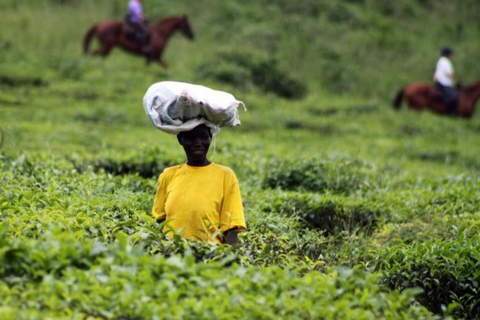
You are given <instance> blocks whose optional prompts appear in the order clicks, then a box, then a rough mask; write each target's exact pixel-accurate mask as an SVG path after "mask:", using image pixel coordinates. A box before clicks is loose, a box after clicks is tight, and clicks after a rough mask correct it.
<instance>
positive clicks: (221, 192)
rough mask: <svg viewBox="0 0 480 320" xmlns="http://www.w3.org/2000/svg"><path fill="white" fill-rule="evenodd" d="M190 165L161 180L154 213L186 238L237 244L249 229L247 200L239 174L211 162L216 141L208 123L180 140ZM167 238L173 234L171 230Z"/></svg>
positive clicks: (165, 174)
mask: <svg viewBox="0 0 480 320" xmlns="http://www.w3.org/2000/svg"><path fill="white" fill-rule="evenodd" d="M177 139H178V142H179V143H180V145H181V146H182V147H183V149H184V150H185V154H186V156H187V163H185V164H180V165H177V166H173V167H170V168H166V169H165V170H164V172H163V173H162V174H161V175H160V177H159V180H158V185H157V194H156V196H155V201H154V204H153V209H152V213H153V216H154V217H155V219H157V221H159V222H163V221H164V220H165V219H166V221H167V223H166V224H167V225H168V226H169V227H171V228H173V229H174V230H175V231H176V232H178V233H180V234H181V236H182V237H184V238H188V239H197V240H201V241H208V242H215V243H218V244H221V243H227V244H235V243H236V242H237V235H238V231H242V230H245V229H246V223H245V216H244V213H243V206H242V198H241V194H240V188H239V185H238V180H237V177H236V176H235V173H234V172H233V171H232V170H231V169H230V168H228V167H225V166H222V165H219V164H216V163H213V162H210V161H209V160H208V159H207V153H208V149H209V148H210V143H211V141H212V134H211V131H210V128H209V127H207V126H206V125H204V124H202V125H199V126H197V127H195V128H194V129H193V130H191V131H187V132H181V133H179V134H178V135H177ZM165 230H166V231H167V235H168V234H171V230H170V229H169V228H168V227H166V229H165Z"/></svg>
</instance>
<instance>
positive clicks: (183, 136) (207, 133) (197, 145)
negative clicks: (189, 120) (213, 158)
mask: <svg viewBox="0 0 480 320" xmlns="http://www.w3.org/2000/svg"><path fill="white" fill-rule="evenodd" d="M177 140H178V143H180V145H181V146H182V147H183V150H185V154H186V156H187V163H188V164H189V165H192V166H204V165H207V164H209V163H210V161H208V159H207V154H208V149H209V148H210V143H211V142H212V132H211V130H210V128H209V127H207V126H206V125H204V124H201V125H199V126H196V127H195V128H193V129H192V130H190V131H185V132H180V133H179V134H177Z"/></svg>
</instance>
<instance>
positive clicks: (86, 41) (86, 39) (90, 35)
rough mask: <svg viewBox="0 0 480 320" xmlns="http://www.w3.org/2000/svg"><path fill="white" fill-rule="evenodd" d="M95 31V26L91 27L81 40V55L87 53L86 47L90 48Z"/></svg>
mask: <svg viewBox="0 0 480 320" xmlns="http://www.w3.org/2000/svg"><path fill="white" fill-rule="evenodd" d="M96 31H97V25H93V26H92V27H91V28H90V29H88V31H87V33H86V34H85V37H84V38H83V53H84V54H87V53H88V47H89V46H90V41H92V38H93V36H94V35H95V32H96Z"/></svg>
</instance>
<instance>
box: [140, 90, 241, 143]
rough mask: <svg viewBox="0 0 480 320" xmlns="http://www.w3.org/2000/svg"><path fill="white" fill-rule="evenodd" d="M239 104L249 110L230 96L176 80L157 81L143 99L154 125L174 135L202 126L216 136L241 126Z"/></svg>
mask: <svg viewBox="0 0 480 320" xmlns="http://www.w3.org/2000/svg"><path fill="white" fill-rule="evenodd" d="M239 105H243V107H244V108H245V105H244V104H243V102H241V101H238V100H237V99H235V97H234V96H233V95H231V94H230V93H227V92H224V91H218V90H213V89H210V88H207V87H204V86H200V85H195V84H190V83H184V82H176V81H162V82H157V83H155V84H153V85H151V86H150V88H148V90H147V92H146V93H145V96H144V97H143V107H144V109H145V112H146V113H147V116H148V118H149V119H150V120H151V121H152V123H153V125H154V126H155V127H157V128H158V129H160V130H162V131H165V132H168V133H172V134H177V133H179V132H182V131H189V130H192V129H193V128H195V127H196V126H198V125H199V124H205V125H207V126H209V127H210V128H211V129H212V134H216V133H217V132H218V130H220V127H223V126H228V127H234V126H238V125H240V117H239V115H238V106H239Z"/></svg>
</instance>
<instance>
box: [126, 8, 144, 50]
mask: <svg viewBox="0 0 480 320" xmlns="http://www.w3.org/2000/svg"><path fill="white" fill-rule="evenodd" d="M125 21H126V23H127V27H130V29H132V31H133V32H132V33H133V39H132V40H133V41H135V42H138V43H140V45H141V46H142V51H143V52H144V53H148V51H149V48H148V44H149V40H150V31H149V30H148V26H147V23H146V20H145V17H144V15H143V7H142V0H130V2H129V3H128V14H127V17H126V19H125ZM127 36H128V29H127Z"/></svg>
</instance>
